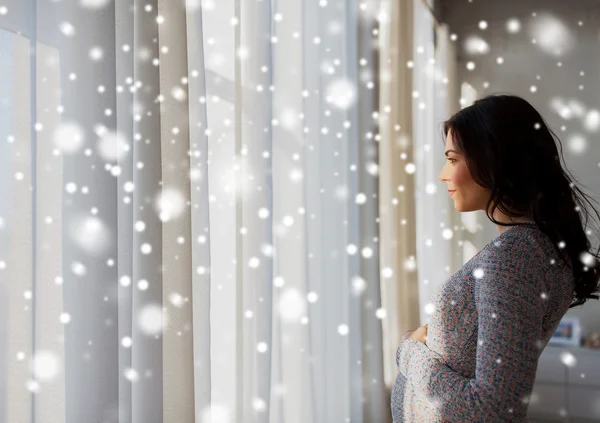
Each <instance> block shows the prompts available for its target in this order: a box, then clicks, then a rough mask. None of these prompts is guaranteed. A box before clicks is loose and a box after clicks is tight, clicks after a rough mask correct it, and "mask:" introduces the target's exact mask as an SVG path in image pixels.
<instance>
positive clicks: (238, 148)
mask: <svg viewBox="0 0 600 423" xmlns="http://www.w3.org/2000/svg"><path fill="white" fill-rule="evenodd" d="M3 4H4V8H1V7H0V57H1V58H2V64H3V66H2V67H0V107H1V112H0V145H1V146H2V147H0V148H1V149H2V150H1V153H2V155H1V157H0V161H1V164H2V166H0V172H2V173H1V175H2V177H1V178H0V189H1V190H2V191H1V192H2V196H3V198H4V201H3V202H2V204H1V206H0V213H2V214H1V215H0V217H1V218H2V220H0V230H1V232H0V234H1V243H0V253H1V254H2V257H0V272H1V273H0V274H1V276H2V280H1V281H0V293H2V297H1V298H0V301H1V303H0V305H1V307H0V309H2V319H0V320H1V322H2V323H0V346H1V348H0V358H3V360H2V361H1V362H2V363H3V366H2V367H1V368H0V376H1V379H0V413H1V414H0V421H1V422H10V423H13V422H26V421H27V422H35V423H41V422H44V423H46V422H48V423H55V422H61V423H62V422H68V423H79V422H103V423H104V422H106V423H108V422H119V423H124V422H136V423H141V422H143V423H150V422H169V423H171V422H201V423H209V422H211V423H212V422H215V423H216V422H219V423H221V422H236V423H246V422H277V423H280V422H285V423H293V422H324V423H328V422H334V421H352V422H383V421H388V420H389V398H388V397H387V394H386V390H385V383H384V371H383V367H384V364H383V359H384V355H383V348H382V343H383V342H382V321H384V322H385V321H386V319H387V318H388V317H386V311H387V310H385V307H382V304H381V297H382V292H381V291H380V285H379V279H380V276H379V269H380V265H379V264H380V263H379V237H378V235H379V232H378V215H379V201H378V182H379V180H378V178H379V167H378V164H377V163H378V160H379V151H378V143H379V141H380V136H379V134H378V129H377V125H376V124H377V118H378V113H377V108H378V100H377V95H376V93H377V74H378V51H377V48H378V45H377V41H376V36H377V31H378V29H377V26H378V25H377V18H378V13H379V2H378V1H375V0H373V1H366V2H364V1H361V2H359V1H358V0H351V1H342V0H329V1H322V0H311V1H304V2H298V1H295V0H272V1H250V0H248V1H242V0H218V1H217V0H202V1H200V0H186V1H184V0H177V1H173V0H169V1H167V0H144V1H141V0H115V1H111V0H78V1H75V0H73V1H53V0H28V1H21V0H8V2H6V1H5V2H4V3H3ZM5 141H6V142H5ZM386 360H389V357H388V358H386Z"/></svg>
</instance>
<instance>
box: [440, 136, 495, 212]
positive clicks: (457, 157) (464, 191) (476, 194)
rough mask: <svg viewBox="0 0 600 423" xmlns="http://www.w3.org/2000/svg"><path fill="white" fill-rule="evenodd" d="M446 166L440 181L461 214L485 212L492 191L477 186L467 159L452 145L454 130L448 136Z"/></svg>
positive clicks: (441, 173)
mask: <svg viewBox="0 0 600 423" xmlns="http://www.w3.org/2000/svg"><path fill="white" fill-rule="evenodd" d="M445 153H446V164H445V165H444V167H443V168H442V171H441V172H440V175H439V180H440V181H442V182H444V183H445V184H446V185H447V187H448V191H454V192H449V193H448V194H450V195H451V198H452V199H453V200H454V207H455V208H456V210H458V211H459V212H470V211H476V210H485V206H486V204H487V201H488V199H489V198H490V195H491V191H490V190H488V189H486V188H483V187H482V186H481V185H479V184H477V183H476V182H475V181H474V180H473V178H472V177H471V173H470V172H469V168H468V167H467V162H466V161H465V157H464V156H463V155H462V154H461V153H459V152H458V151H456V149H455V148H454V145H453V143H452V130H449V131H448V135H447V136H446V149H445Z"/></svg>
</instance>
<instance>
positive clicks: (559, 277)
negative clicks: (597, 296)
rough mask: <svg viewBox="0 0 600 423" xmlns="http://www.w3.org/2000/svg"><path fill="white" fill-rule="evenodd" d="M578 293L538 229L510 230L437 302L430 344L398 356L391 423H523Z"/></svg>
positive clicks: (406, 346) (413, 343) (407, 344)
mask: <svg viewBox="0 0 600 423" xmlns="http://www.w3.org/2000/svg"><path fill="white" fill-rule="evenodd" d="M573 289H574V278H573V274H572V271H571V270H570V269H569V268H568V267H567V266H565V265H564V264H563V262H562V260H561V259H560V257H559V256H558V254H557V253H556V251H555V250H554V246H553V244H552V242H551V241H550V239H549V238H548V237H547V236H546V235H545V234H544V233H543V232H542V231H541V230H540V229H539V228H538V227H537V225H535V223H533V222H531V223H528V224H524V225H521V226H511V227H508V228H506V229H505V231H504V232H502V233H501V234H500V235H498V236H497V237H496V238H494V239H493V240H492V241H491V242H490V243H489V244H488V245H486V246H485V247H484V248H483V249H482V250H481V251H480V252H478V253H477V254H476V255H475V256H474V257H473V258H472V259H471V260H469V261H468V262H467V263H466V264H464V265H463V266H462V267H461V268H460V270H459V271H458V272H456V273H455V274H454V275H452V276H451V277H450V278H449V279H448V280H446V281H445V282H444V283H443V284H442V286H441V287H440V289H439V290H438V291H437V293H436V294H435V295H434V296H433V297H432V298H431V301H430V302H431V303H432V304H434V305H435V309H434V312H433V314H432V316H431V319H430V322H429V324H428V328H427V341H426V344H423V343H421V342H419V341H417V340H416V339H411V338H409V339H406V340H405V341H403V342H402V345H401V346H400V347H399V348H398V350H397V353H396V364H397V365H398V370H399V372H398V376H397V378H396V382H395V384H394V388H393V390H392V399H391V403H392V404H391V405H392V415H393V417H394V423H400V422H406V423H413V422H414V423H427V422H461V423H464V422H485V423H493V422H506V421H511V422H527V417H526V415H527V407H528V402H529V395H530V393H531V390H532V388H533V382H534V379H535V374H536V370H537V363H538V359H539V357H540V354H541V352H542V350H543V349H544V348H545V347H546V344H547V343H548V341H549V339H550V338H551V337H552V335H553V334H554V331H555V330H556V328H557V327H558V324H559V322H560V320H561V319H562V317H563V316H564V314H565V313H566V312H567V310H568V307H569V305H570V304H571V301H572V298H573Z"/></svg>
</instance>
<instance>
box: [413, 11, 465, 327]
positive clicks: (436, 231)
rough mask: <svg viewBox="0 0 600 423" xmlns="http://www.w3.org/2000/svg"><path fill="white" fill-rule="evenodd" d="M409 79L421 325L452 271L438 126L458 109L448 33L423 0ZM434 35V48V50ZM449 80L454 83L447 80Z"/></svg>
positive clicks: (450, 210)
mask: <svg viewBox="0 0 600 423" xmlns="http://www.w3.org/2000/svg"><path fill="white" fill-rule="evenodd" d="M414 7H415V9H414V13H415V15H414V19H415V40H414V42H415V44H414V46H415V50H416V53H417V54H416V55H415V58H414V70H415V71H414V73H413V78H414V79H413V90H414V91H413V97H414V116H413V125H414V148H415V168H416V172H415V205H416V213H417V219H416V223H417V235H416V248H417V268H418V269H419V270H418V273H419V305H420V307H419V315H420V324H425V323H427V322H428V320H429V315H430V314H431V313H432V312H433V304H431V299H432V297H433V296H434V295H435V293H436V292H437V290H438V287H439V286H440V285H441V284H442V283H443V282H444V281H445V280H446V279H447V278H448V277H449V276H450V275H452V273H454V271H456V270H457V268H455V265H456V263H454V257H455V255H456V254H457V244H456V242H457V241H456V239H455V231H456V230H457V227H456V221H457V219H456V214H457V212H456V210H455V208H454V205H453V203H452V202H451V199H450V198H449V196H448V191H447V189H448V188H447V186H446V184H445V183H442V182H440V181H439V179H438V176H439V174H440V171H441V170H442V167H443V166H444V163H445V160H446V158H445V156H444V151H445V145H444V138H443V126H442V122H443V121H444V120H446V119H448V118H449V117H450V116H451V114H452V113H454V112H455V111H456V109H457V104H458V102H457V99H456V98H455V90H454V88H453V87H454V85H455V80H454V75H455V73H456V71H455V70H453V68H455V67H456V64H455V60H456V59H455V53H453V48H452V45H451V43H452V41H450V39H449V36H448V30H447V28H446V27H444V26H439V25H438V24H437V22H436V21H435V20H434V17H433V16H432V14H431V11H430V10H429V9H428V8H427V7H426V6H425V5H424V3H423V2H422V1H421V0H414ZM434 32H435V34H436V41H437V45H434ZM451 78H452V79H451Z"/></svg>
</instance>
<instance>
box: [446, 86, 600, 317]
mask: <svg viewBox="0 0 600 423" xmlns="http://www.w3.org/2000/svg"><path fill="white" fill-rule="evenodd" d="M449 130H452V136H453V139H452V141H453V144H454V146H455V148H456V150H458V151H459V152H460V153H462V154H463V155H464V156H465V160H466V163H467V166H468V169H469V171H470V173H471V176H472V177H473V179H474V180H475V182H477V183H478V184H479V185H481V186H482V187H484V188H487V189H490V190H491V196H490V199H489V201H488V203H487V206H486V210H487V216H488V218H489V219H490V220H491V221H492V222H494V223H496V224H498V225H503V226H513V225H511V224H504V223H501V222H497V221H496V220H494V218H493V214H494V211H495V210H496V208H499V209H500V211H501V212H502V213H504V214H506V215H508V216H511V217H517V218H518V217H523V216H529V217H532V218H533V219H534V220H535V223H536V224H537V226H538V227H539V228H540V229H541V230H542V231H543V232H544V233H545V234H546V235H547V236H548V237H549V238H550V239H551V240H552V242H553V243H554V247H555V249H556V250H557V252H558V253H559V255H560V257H561V258H562V260H563V262H564V263H565V264H566V265H567V266H569V268H571V269H572V270H573V275H574V277H575V289H574V292H573V301H572V303H571V305H570V307H569V308H571V307H575V306H578V305H582V304H584V303H585V302H586V301H587V300H588V299H591V298H594V299H596V300H597V299H598V295H593V294H594V293H597V292H600V283H599V282H600V261H599V260H598V253H599V251H596V252H595V253H592V252H591V251H590V241H589V239H588V237H587V236H586V231H585V230H584V228H586V227H587V225H588V219H589V217H590V213H589V211H588V210H587V207H586V203H587V205H589V206H590V208H591V209H592V210H593V211H594V212H595V215H596V217H598V218H600V214H598V211H597V210H596V209H595V208H594V206H593V205H592V203H591V201H590V199H589V198H588V196H587V195H586V194H584V193H583V191H582V190H581V189H580V188H579V187H578V186H577V184H579V182H578V181H577V180H576V179H575V178H574V177H573V176H572V175H571V174H570V172H569V174H568V175H567V171H566V166H565V169H563V167H562V166H561V161H560V159H561V157H562V145H561V143H560V140H559V139H558V137H557V136H556V134H555V133H554V132H552V131H551V130H550V128H549V127H548V125H547V123H546V122H545V121H544V119H543V118H542V116H541V115H540V114H539V113H538V111H537V110H536V109H535V108H534V107H533V106H532V105H531V104H529V103H528V102H527V101H526V100H524V99H522V98H520V97H517V96H513V95H502V94H492V95H489V96H487V97H485V98H482V99H479V100H476V101H475V102H474V103H473V104H472V105H471V106H469V107H466V108H464V109H462V110H460V111H459V112H458V113H456V114H455V115H454V116H452V117H451V118H450V119H448V120H447V121H445V122H444V139H445V138H446V136H447V134H448V131H449ZM555 139H556V142H557V143H558V145H559V146H560V155H559V152H558V150H557V148H556V144H555ZM563 161H564V158H563ZM569 175H570V176H569ZM576 182H577V184H576ZM490 206H491V207H490ZM581 215H583V217H584V218H585V220H584V222H582V216H581ZM599 220H600V219H599ZM587 233H588V234H591V233H592V232H591V230H588V232H587ZM599 250H600V248H599Z"/></svg>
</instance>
